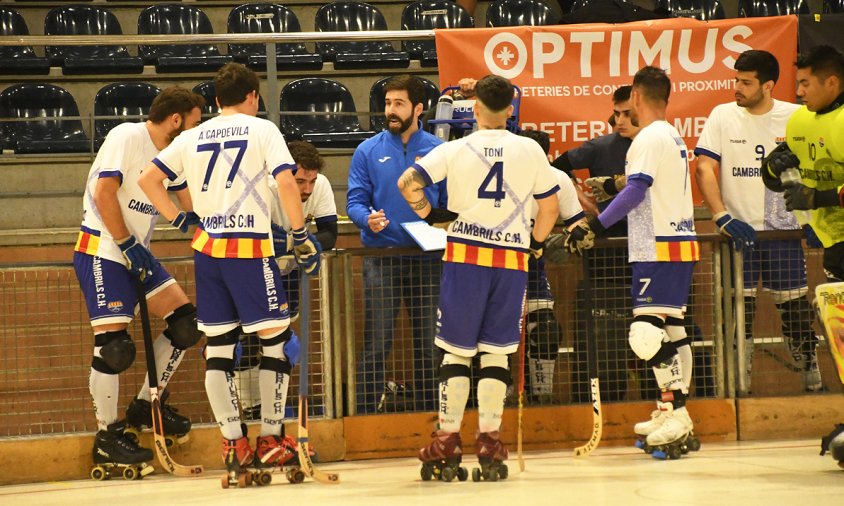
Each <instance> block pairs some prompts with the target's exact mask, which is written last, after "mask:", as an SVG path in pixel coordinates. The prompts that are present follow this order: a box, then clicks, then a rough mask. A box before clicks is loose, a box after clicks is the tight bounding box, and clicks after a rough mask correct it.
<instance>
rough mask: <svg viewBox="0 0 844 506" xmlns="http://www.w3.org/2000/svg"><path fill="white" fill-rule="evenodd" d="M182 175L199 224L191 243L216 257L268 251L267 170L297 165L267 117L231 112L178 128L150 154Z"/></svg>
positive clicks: (258, 255) (251, 255) (255, 255)
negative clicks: (173, 136)
mask: <svg viewBox="0 0 844 506" xmlns="http://www.w3.org/2000/svg"><path fill="white" fill-rule="evenodd" d="M153 163H155V164H156V166H158V168H159V169H161V170H162V171H163V172H164V173H165V174H167V176H168V177H169V178H170V179H173V178H174V177H178V176H179V175H180V174H183V173H184V175H185V177H186V179H187V183H188V187H189V188H190V190H191V198H192V199H193V206H194V211H195V212H196V214H198V215H199V216H200V217H201V220H202V222H201V224H200V225H199V227H198V228H197V230H196V233H195V234H194V237H193V243H192V246H193V249H195V250H197V251H199V252H202V253H204V254H206V255H208V256H211V257H215V258H266V257H270V256H273V245H272V240H271V234H270V206H271V201H272V198H273V196H272V191H271V189H270V186H269V177H268V176H269V175H272V176H275V175H276V174H278V173H279V172H281V171H282V170H288V169H294V168H295V167H296V165H295V163H294V162H293V158H292V157H291V156H290V153H289V152H288V150H287V145H286V144H285V142H284V138H283V137H282V135H281V132H279V131H278V128H277V127H276V126H275V125H273V124H272V123H271V122H269V121H267V120H264V119H259V118H255V117H253V116H247V115H244V114H232V115H226V116H217V117H215V118H213V119H211V120H209V121H206V122H205V123H203V124H202V125H200V126H199V127H197V128H194V129H192V130H188V131H186V132H183V133H182V134H181V135H179V137H177V138H176V140H174V141H173V143H172V144H171V145H170V146H169V147H167V148H166V149H165V150H164V151H162V152H161V153H160V154H159V155H158V156H157V157H156V158H155V160H153Z"/></svg>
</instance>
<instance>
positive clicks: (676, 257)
mask: <svg viewBox="0 0 844 506" xmlns="http://www.w3.org/2000/svg"><path fill="white" fill-rule="evenodd" d="M698 260H700V246H699V245H698V243H697V241H673V242H672V241H664V242H663V241H659V240H657V243H656V261H657V262H696V261H698Z"/></svg>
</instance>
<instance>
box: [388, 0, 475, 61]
mask: <svg viewBox="0 0 844 506" xmlns="http://www.w3.org/2000/svg"><path fill="white" fill-rule="evenodd" d="M474 26H475V22H474V21H473V20H472V16H470V15H469V13H468V12H466V9H464V8H463V7H461V6H459V5H457V4H456V3H454V2H452V1H450V0H420V1H417V2H413V3H412V4H408V5H407V6H405V8H404V10H403V11H402V14H401V29H402V30H433V29H435V28H474ZM402 49H404V50H405V51H407V52H408V53H409V54H410V57H411V58H413V59H417V60H420V61H421V64H422V66H423V67H436V66H437V47H436V43H435V42H434V41H433V40H405V41H402Z"/></svg>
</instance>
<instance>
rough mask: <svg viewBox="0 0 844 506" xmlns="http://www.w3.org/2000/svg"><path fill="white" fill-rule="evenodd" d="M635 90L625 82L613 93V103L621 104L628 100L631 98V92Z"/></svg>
mask: <svg viewBox="0 0 844 506" xmlns="http://www.w3.org/2000/svg"><path fill="white" fill-rule="evenodd" d="M632 90H633V87H632V86H630V85H629V84H625V85H624V86H622V87H620V88H616V90H615V91H614V92H613V93H612V103H614V104H620V103H621V102H627V101H628V100H630V92H631V91H632Z"/></svg>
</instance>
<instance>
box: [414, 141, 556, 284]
mask: <svg viewBox="0 0 844 506" xmlns="http://www.w3.org/2000/svg"><path fill="white" fill-rule="evenodd" d="M413 166H414V168H416V170H418V171H419V172H420V173H421V174H422V175H423V177H425V178H426V179H428V181H429V183H436V182H439V181H442V180H443V179H446V178H447V181H448V182H447V188H448V209H449V210H450V211H452V212H455V213H457V214H458V217H457V219H455V220H454V221H453V222H452V223H451V225H449V227H448V246H447V248H446V253H445V257H444V260H445V261H448V262H456V263H469V264H474V265H480V266H484V267H497V268H505V269H518V270H527V254H528V250H529V248H530V230H531V225H530V218H531V209H532V206H533V203H532V202H531V201H532V200H533V199H541V198H545V197H548V196H550V195H553V194H555V193H556V192H557V191H558V190H559V186H558V184H557V181H556V178H555V176H554V174H553V173H552V172H551V169H550V168H549V166H548V159H547V158H546V157H545V154H544V153H543V152H542V148H540V147H539V145H538V144H537V143H536V141H534V140H533V139H528V138H527V137H520V136H518V135H515V134H513V133H511V132H508V131H506V130H479V131H477V132H475V133H473V134H471V135H468V136H466V137H464V138H462V139H458V140H455V141H451V142H447V143H445V144H442V145H440V146H437V147H436V148H434V149H433V150H432V151H431V152H430V153H428V154H427V155H425V156H424V157H423V158H421V159H420V160H418V161H417V162H416V163H415V164H414V165H413Z"/></svg>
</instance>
